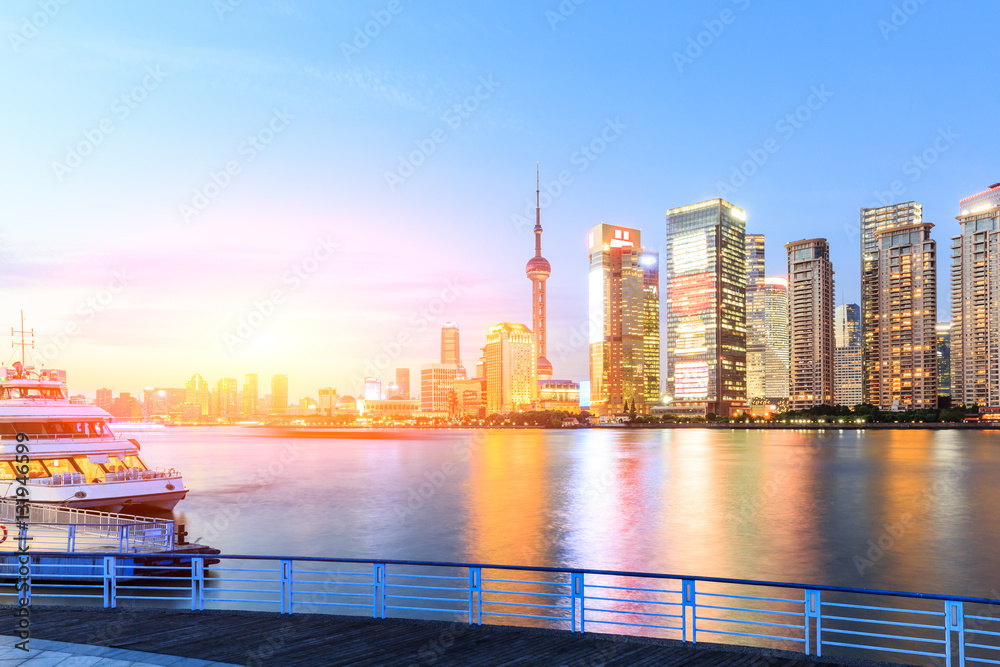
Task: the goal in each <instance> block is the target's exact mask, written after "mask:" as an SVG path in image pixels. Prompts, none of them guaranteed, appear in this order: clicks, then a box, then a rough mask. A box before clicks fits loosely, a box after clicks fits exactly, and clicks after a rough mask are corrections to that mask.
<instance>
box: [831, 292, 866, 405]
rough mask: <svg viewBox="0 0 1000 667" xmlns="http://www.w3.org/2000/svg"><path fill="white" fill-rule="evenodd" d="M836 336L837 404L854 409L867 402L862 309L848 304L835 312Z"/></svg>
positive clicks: (834, 331) (835, 373) (835, 400)
mask: <svg viewBox="0 0 1000 667" xmlns="http://www.w3.org/2000/svg"><path fill="white" fill-rule="evenodd" d="M833 337H834V343H835V345H836V346H837V351H836V354H835V364H834V371H833V396H834V402H835V403H836V404H837V405H843V406H846V407H849V408H853V407H854V406H856V405H860V404H862V403H863V402H864V376H863V375H862V364H861V306H859V305H858V304H856V303H847V304H841V305H839V306H837V307H836V309H835V310H834V313H833Z"/></svg>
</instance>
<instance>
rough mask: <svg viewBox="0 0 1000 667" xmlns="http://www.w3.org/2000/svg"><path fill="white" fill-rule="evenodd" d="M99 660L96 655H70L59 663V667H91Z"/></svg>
mask: <svg viewBox="0 0 1000 667" xmlns="http://www.w3.org/2000/svg"><path fill="white" fill-rule="evenodd" d="M100 660H101V659H100V658H99V657H97V656H96V655H71V656H70V657H68V658H66V659H65V660H63V661H62V662H60V663H59V667H92V666H93V665H94V664H96V663H97V662H99V661H100Z"/></svg>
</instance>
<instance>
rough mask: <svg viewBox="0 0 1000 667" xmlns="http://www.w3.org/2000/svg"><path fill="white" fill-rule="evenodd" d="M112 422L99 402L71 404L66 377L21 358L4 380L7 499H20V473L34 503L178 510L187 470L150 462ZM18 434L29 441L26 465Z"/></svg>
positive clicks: (0, 400) (0, 471)
mask: <svg viewBox="0 0 1000 667" xmlns="http://www.w3.org/2000/svg"><path fill="white" fill-rule="evenodd" d="M110 420H111V415H109V414H108V413H107V412H105V411H104V410H102V409H101V408H99V407H97V406H96V405H86V404H80V403H74V402H70V400H69V397H68V396H67V391H66V385H65V384H64V383H63V382H60V381H59V380H57V379H55V378H54V377H51V378H50V377H48V376H47V375H46V374H45V373H44V372H43V373H42V374H41V375H38V374H36V373H34V372H32V371H31V369H28V368H25V367H24V365H23V364H22V363H15V364H14V365H13V377H8V378H7V379H2V380H0V498H15V497H16V493H17V489H18V487H19V484H18V482H17V478H18V477H20V478H21V479H22V480H23V481H26V486H27V489H28V500H30V501H31V502H32V503H46V504H51V505H62V506H65V507H77V508H86V509H100V510H103V511H106V512H121V511H122V510H123V509H124V510H126V511H129V512H131V511H132V510H133V509H147V508H156V509H161V510H171V509H173V508H174V506H175V505H176V504H177V503H178V502H180V501H181V500H182V499H183V498H184V496H185V495H187V492H188V490H187V489H186V488H184V480H183V478H182V477H181V474H180V473H179V472H178V471H177V470H174V469H173V468H170V469H164V468H156V469H153V468H150V467H149V466H147V465H146V463H145V462H144V461H143V460H142V458H141V457H140V456H139V443H138V441H136V440H135V439H133V438H125V437H122V436H121V435H117V434H115V433H114V432H112V430H111V427H110V426H109V423H110ZM18 434H24V435H26V436H27V438H28V440H27V446H28V452H27V456H28V462H27V464H25V463H24V462H23V459H20V460H19V459H18V457H19V456H24V455H23V454H18V453H17V452H16V448H17V444H18V442H17V437H18ZM25 465H27V469H25V468H24V466H25ZM25 471H26V472H27V475H22V473H24V472H25ZM22 493H23V492H22Z"/></svg>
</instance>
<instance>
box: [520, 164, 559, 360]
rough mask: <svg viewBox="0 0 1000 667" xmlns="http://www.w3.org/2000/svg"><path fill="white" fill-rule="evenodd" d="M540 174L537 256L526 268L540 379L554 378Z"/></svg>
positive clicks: (536, 203)
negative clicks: (549, 356)
mask: <svg viewBox="0 0 1000 667" xmlns="http://www.w3.org/2000/svg"><path fill="white" fill-rule="evenodd" d="M539 182H540V181H539V175H538V172H537V169H536V172H535V256H534V257H532V258H531V259H529V260H528V265H527V266H526V267H525V268H524V272H525V274H527V276H528V280H530V281H531V326H532V329H533V330H534V332H535V340H536V342H537V346H538V363H537V369H538V379H539V380H548V379H551V378H552V364H551V363H550V362H549V360H548V359H547V358H546V356H545V355H546V353H547V350H548V347H547V346H546V329H545V281H546V280H548V278H549V275H551V274H552V267H551V266H550V265H549V260H547V259H545V258H544V257H542V207H541V200H540V198H539V197H540V189H539V187H538V185H539Z"/></svg>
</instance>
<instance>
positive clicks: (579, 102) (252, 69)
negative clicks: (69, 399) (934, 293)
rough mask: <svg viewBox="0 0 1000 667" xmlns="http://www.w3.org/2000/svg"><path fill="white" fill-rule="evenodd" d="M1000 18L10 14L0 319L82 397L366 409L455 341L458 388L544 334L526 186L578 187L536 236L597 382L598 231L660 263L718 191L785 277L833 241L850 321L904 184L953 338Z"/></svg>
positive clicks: (565, 339) (991, 12)
mask: <svg viewBox="0 0 1000 667" xmlns="http://www.w3.org/2000/svg"><path fill="white" fill-rule="evenodd" d="M570 10H572V11H570ZM998 14H1000V8H998V7H997V5H996V3H990V2H985V1H980V2H966V3H950V4H946V3H943V2H940V1H939V0H925V1H924V2H920V1H919V0H910V1H909V2H906V3H900V2H897V3H892V2H885V3H883V2H854V1H846V2H839V3H797V4H788V3H783V4H781V5H775V4H774V3H771V4H767V3H763V2H759V1H758V0H739V1H738V2H733V1H731V0H713V1H712V2H699V3H683V4H680V5H674V4H671V5H661V4H653V3H634V2H619V3H609V2H599V1H598V0H586V1H584V2H582V3H580V4H576V3H575V2H573V1H572V0H566V1H564V2H563V3H562V4H561V5H560V3H559V2H556V1H555V0H553V1H551V2H505V3H500V2H479V3H458V2H436V3H416V2H407V1H406V0H397V1H396V2H389V1H388V0H386V1H381V0H379V1H374V2H367V1H366V2H355V3H337V4H336V5H334V4H333V3H321V2H293V1H290V0H282V1H279V2H273V1H267V0H243V1H242V2H236V0H219V1H218V2H212V1H209V0H204V1H200V2H194V1H187V0H178V1H175V2H172V3H169V4H164V5H160V6H151V5H150V4H148V3H134V4H128V5H123V3H110V2H88V3H83V2H80V0H63V2H60V1H59V0H43V1H40V0H34V1H28V0H11V1H9V2H7V3H5V5H4V9H3V12H2V14H0V35H2V36H3V44H0V86H2V89H3V90H4V92H5V104H4V105H3V107H2V108H0V114H2V117H3V120H4V123H3V127H4V132H3V134H2V140H0V141H2V143H0V146H2V149H0V156H2V159H0V180H2V182H3V184H4V196H3V198H2V199H0V233H2V234H3V235H4V236H2V237H0V253H2V258H3V260H4V262H3V264H4V266H5V271H4V278H5V280H4V284H5V287H4V289H2V290H0V311H2V312H3V313H5V314H6V318H7V319H8V320H10V323H11V324H13V323H14V319H15V318H16V316H17V309H18V308H21V307H24V308H25V309H26V311H27V312H26V314H27V316H28V318H29V326H34V327H35V328H36V331H37V332H39V333H40V335H39V337H38V342H39V345H40V348H41V347H43V346H45V345H48V353H47V354H42V356H43V357H44V358H45V361H46V362H47V363H48V365H50V366H55V367H63V368H66V369H67V370H69V372H70V382H71V389H73V390H76V391H84V392H88V393H90V392H92V391H93V390H94V389H96V388H97V387H99V386H110V387H112V388H113V389H115V390H116V391H136V390H138V389H140V388H141V387H143V386H148V385H158V386H178V385H180V384H181V383H183V381H184V380H185V379H187V378H188V377H190V375H191V374H193V373H194V372H200V373H202V374H203V375H204V376H206V377H207V378H208V379H209V380H210V381H213V382H214V380H215V379H217V378H219V377H221V376H223V375H225V376H237V377H242V375H243V374H244V373H246V372H258V373H260V374H261V375H269V374H271V373H280V372H287V373H289V375H290V384H291V393H292V394H293V395H306V394H311V393H314V391H315V388H316V387H319V386H328V385H333V386H336V387H338V388H341V390H342V391H351V392H355V391H357V390H358V389H359V388H358V387H355V386H354V383H355V382H356V379H357V378H358V377H359V376H361V375H362V374H363V373H364V370H365V366H366V364H367V363H369V362H371V363H373V364H375V363H376V361H377V362H378V363H377V364H376V365H378V366H379V367H380V368H381V367H383V366H384V367H386V368H387V370H386V372H385V373H384V377H385V378H386V379H388V378H389V377H390V375H391V369H392V368H394V367H395V366H397V365H398V366H409V367H411V368H414V369H416V368H418V367H419V365H420V364H421V363H425V362H427V361H431V360H433V358H434V357H435V356H436V355H437V353H438V352H437V351H438V338H437V329H438V327H439V326H440V322H442V321H446V320H454V321H456V322H458V323H459V325H460V327H461V329H462V335H463V341H462V342H463V355H464V357H465V359H466V361H467V362H469V364H470V365H471V363H472V361H473V359H474V357H475V356H477V353H478V347H480V346H481V345H482V344H483V342H484V338H485V330H486V327H487V326H489V325H490V324H493V323H495V322H499V321H530V310H529V307H530V304H529V294H530V283H529V282H528V281H527V279H526V278H525V277H524V273H523V270H524V263H525V262H526V261H527V259H528V258H529V257H530V256H531V254H532V252H533V242H532V238H531V234H530V230H529V229H528V228H527V227H525V228H519V227H518V226H517V225H515V224H514V223H513V222H512V216H515V215H516V214H518V213H523V212H524V210H525V206H526V203H527V202H528V201H529V200H531V199H533V196H534V192H533V191H534V178H535V174H534V167H535V162H536V161H538V162H540V163H541V168H542V179H543V181H549V182H552V181H555V180H557V179H558V176H559V174H560V172H564V171H565V172H567V173H566V174H565V176H566V178H565V180H566V181H567V182H568V183H569V184H568V185H566V186H564V187H563V188H562V191H561V192H560V193H559V195H558V196H557V197H554V198H553V199H552V201H551V202H550V203H549V205H548V206H546V208H545V210H544V211H543V225H544V227H545V237H544V254H545V255H546V256H547V258H548V259H549V260H550V261H551V263H552V266H553V275H552V278H551V279H550V281H549V299H550V316H549V317H550V321H549V328H550V349H551V348H553V347H556V346H558V345H560V343H562V344H563V348H562V350H563V351H562V352H561V353H560V354H558V355H556V354H552V353H550V355H549V356H550V358H551V359H552V361H553V364H554V365H555V367H556V374H557V375H559V376H563V377H569V378H573V379H584V378H585V377H586V374H587V354H586V350H585V349H584V348H583V347H582V346H579V345H575V344H574V341H575V340H576V337H575V336H574V335H573V332H574V331H575V330H578V329H579V328H580V327H581V326H582V325H583V323H584V322H585V320H586V271H587V260H586V248H585V244H584V236H585V232H586V230H587V229H589V228H590V227H591V226H592V225H594V224H597V223H599V222H602V221H604V222H609V223H618V224H623V225H629V226H633V227H638V228H640V229H642V230H643V239H644V243H645V245H646V246H647V247H650V248H654V249H661V246H662V243H663V236H664V213H665V211H666V210H667V209H669V208H672V207H675V206H683V205H686V204H691V203H696V202H699V201H703V200H706V199H710V198H714V197H717V196H720V195H725V196H726V198H727V199H729V200H730V201H732V202H733V203H735V204H737V205H739V206H741V207H744V208H745V209H746V210H747V213H748V229H749V231H752V232H758V233H764V234H765V235H767V239H768V247H767V251H768V260H767V265H768V270H769V272H771V273H774V274H781V273H783V272H784V265H785V257H784V251H783V248H782V246H783V245H784V243H787V242H789V241H792V240H795V239H799V238H811V237H826V238H828V239H829V240H830V243H831V246H832V258H833V261H834V266H835V270H836V271H837V276H836V279H837V289H838V301H848V302H854V301H857V299H858V282H859V281H858V272H859V266H858V264H859V262H858V253H859V251H858V244H857V235H856V226H857V221H858V211H859V209H860V208H861V207H863V206H871V205H874V204H876V203H877V202H878V201H879V200H878V194H877V193H878V192H880V191H888V190H890V189H892V187H893V184H894V183H895V185H896V190H897V193H898V194H896V195H892V196H891V197H887V199H886V201H889V199H891V200H892V201H909V200H917V201H919V202H921V203H922V204H923V205H924V212H925V219H926V220H928V221H930V222H933V223H935V224H936V225H937V227H936V229H935V233H934V236H935V238H936V239H937V241H938V244H939V275H940V279H941V280H940V282H939V289H938V291H939V295H940V312H939V319H942V320H944V319H948V317H949V312H948V298H947V297H948V283H947V275H948V267H949V265H950V258H949V255H950V250H949V247H950V241H949V237H950V236H952V235H953V234H955V233H956V231H957V223H956V222H955V219H954V218H955V215H956V214H957V212H958V211H957V209H958V200H959V199H960V198H962V197H966V196H969V195H971V194H974V193H976V192H979V191H981V190H983V189H985V188H986V187H987V186H989V185H990V184H992V183H994V182H996V181H1000V177H998V176H1000V174H998V170H997V168H996V148H997V146H996V132H995V129H994V124H995V119H996V117H997V98H998V94H997V93H996V92H994V88H995V85H994V82H995V79H996V75H997V72H998V60H1000V56H998V52H997V50H996V48H995V39H994V38H993V35H992V28H993V26H995V25H996V23H997V18H998ZM379 18H381V20H382V22H383V23H384V24H385V25H378V27H377V29H376V28H375V26H376V25H377V24H375V23H372V22H373V21H376V20H377V19H379ZM563 19H564V20H563ZM38 26H40V27H38ZM366 27H367V28H368V30H369V32H370V33H372V34H375V36H374V37H372V38H370V39H369V40H368V42H367V43H366V42H365V41H364V39H358V41H357V42H355V39H356V38H357V35H358V31H364V30H365V28H366ZM33 28H34V30H33ZM376 33H377V34H376ZM699 41H700V45H699ZM692 44H694V45H695V46H692ZM344 45H348V46H349V47H352V48H346V49H345V46H344ZM699 49H700V52H699ZM678 54H679V55H678ZM484 82H485V83H484ZM815 91H821V93H822V94H821V95H819V96H817V95H816V92H815ZM477 94H478V97H477ZM123 96H124V97H123ZM810 102H811V103H812V106H813V108H811V109H810V108H808V104H809V103H810ZM455 105H460V108H461V111H457V110H455ZM803 105H807V106H805V107H804V106H803ZM796 113H798V114H799V118H798V119H797V120H794V122H790V121H789V120H788V119H787V116H788V115H789V114H792V118H793V119H794V115H795V114H796ZM609 128H614V129H613V130H612V129H609ZM107 130H110V131H107ZM602 135H603V136H602ZM609 138H613V141H607V139H609ZM935 142H936V143H935ZM81 145H82V149H83V151H86V152H88V154H87V155H85V156H80V157H79V160H78V164H77V160H76V159H75V158H74V157H73V155H71V153H73V152H74V151H76V152H77V153H79V152H80V151H77V150H76V149H78V148H80V147H81ZM421 146H422V147H423V148H422V149H421ZM587 146H591V147H592V151H593V152H591V153H590V154H589V155H588V154H586V153H585V152H583V150H582V149H583V148H584V147H587ZM765 147H769V148H770V152H768V151H767V150H766V149H765ZM431 149H433V150H431ZM598 149H600V150H598ZM414 151H422V153H416V154H414ZM754 155H756V156H757V158H758V160H757V161H758V162H763V164H760V165H757V164H754V163H748V164H747V166H746V167H745V168H744V172H747V173H748V172H753V173H752V174H751V175H749V176H748V177H747V178H746V179H745V183H744V182H742V181H741V180H740V179H739V178H736V180H735V181H734V180H733V174H734V169H737V170H738V169H740V168H741V167H743V165H744V163H745V162H746V161H747V160H752V158H753V156H754ZM765 155H766V161H765V160H763V159H762V157H763V156H765ZM921 156H923V157H921ZM411 157H414V160H413V161H414V162H419V163H420V164H419V166H416V167H414V169H413V173H412V174H410V173H409V171H408V170H407V169H406V166H405V165H404V167H403V169H402V171H400V161H401V159H404V160H407V161H409V160H410V158H411ZM914 157H917V158H918V160H921V161H920V162H917V161H914ZM229 168H231V170H230V169H229ZM387 172H388V173H393V172H394V173H396V175H397V176H399V175H400V173H403V174H405V178H404V177H400V179H394V178H389V179H387V176H386V174H387ZM387 180H389V181H393V183H392V184H391V186H390V184H389V183H387ZM570 180H571V182H569V181H570ZM721 183H729V184H730V186H731V189H727V188H723V189H720V184H721ZM219 184H223V185H221V186H220V185H219ZM734 184H735V185H734ZM334 245H335V246H336V250H335V251H334V250H329V248H332V247H333V246H334ZM324 248H327V250H324ZM319 255H322V256H323V257H322V258H319V257H318V256H319ZM310 269H311V270H310ZM115 271H118V272H122V271H124V274H123V275H124V276H125V280H124V281H122V280H120V279H118V278H116V277H115V273H114V272H115ZM116 280H117V281H118V282H115V281H116ZM120 283H125V284H123V285H122V284H120ZM456 285H457V287H455V286H456ZM452 288H454V290H455V294H454V295H453V298H452V295H451V293H450V292H446V290H448V289H452ZM275 292H277V293H278V296H279V298H278V299H277V300H276V301H275V303H274V304H273V307H269V306H268V305H267V303H266V302H267V301H269V300H270V299H271V297H272V296H273V295H274V294H275ZM443 293H444V294H445V296H446V297H449V298H450V300H449V301H448V302H447V303H445V302H444V301H441V303H438V301H439V300H441V299H442V294H443ZM95 300H96V302H95ZM88 303H91V305H89V306H88V305H86V304H88ZM422 312H423V314H421V313H422ZM255 313H257V314H256V315H255ZM67 331H69V332H71V333H67ZM59 336H63V338H59ZM401 339H402V340H405V341H406V342H405V343H399V341H400V340H401ZM394 343H395V345H394ZM397 347H398V349H397ZM39 353H40V354H41V349H39ZM380 354H385V355H387V356H386V357H384V358H380V357H379V355H380ZM387 360H388V362H391V363H387Z"/></svg>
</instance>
